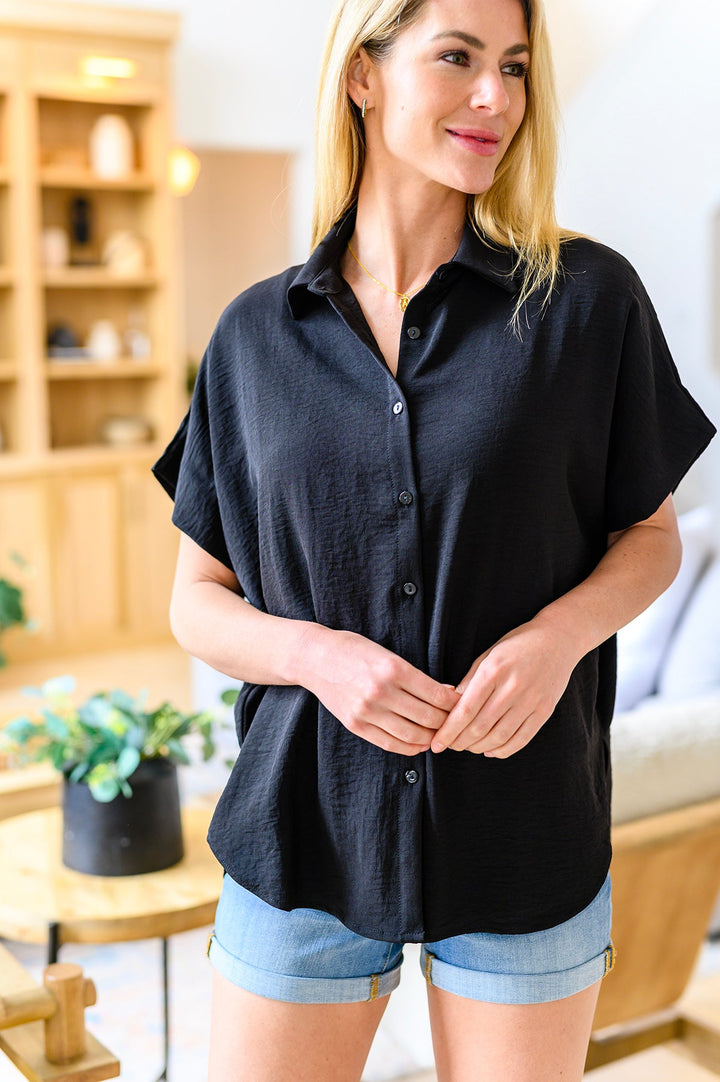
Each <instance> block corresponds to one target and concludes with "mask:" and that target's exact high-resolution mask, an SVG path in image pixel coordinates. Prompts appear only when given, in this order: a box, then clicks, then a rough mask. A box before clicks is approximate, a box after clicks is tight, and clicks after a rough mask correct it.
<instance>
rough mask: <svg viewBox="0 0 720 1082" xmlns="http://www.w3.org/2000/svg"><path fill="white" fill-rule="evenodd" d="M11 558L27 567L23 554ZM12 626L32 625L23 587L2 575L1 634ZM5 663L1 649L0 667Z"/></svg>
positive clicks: (0, 585)
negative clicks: (26, 612) (26, 611)
mask: <svg viewBox="0 0 720 1082" xmlns="http://www.w3.org/2000/svg"><path fill="white" fill-rule="evenodd" d="M11 559H12V560H13V561H14V563H16V564H17V565H18V567H21V568H25V567H26V564H25V561H24V560H23V558H22V556H18V555H17V553H13V554H12V555H11ZM11 627H28V628H29V627H30V624H29V622H28V620H27V618H26V616H25V608H24V605H23V592H22V589H21V587H20V586H17V585H16V584H15V583H14V582H11V581H10V580H9V579H6V578H4V577H0V636H2V635H3V634H4V633H5V632H6V631H9V630H10V628H11ZM5 665H7V658H6V657H5V654H4V653H3V652H2V650H0V669H2V668H3V667H4V666H5Z"/></svg>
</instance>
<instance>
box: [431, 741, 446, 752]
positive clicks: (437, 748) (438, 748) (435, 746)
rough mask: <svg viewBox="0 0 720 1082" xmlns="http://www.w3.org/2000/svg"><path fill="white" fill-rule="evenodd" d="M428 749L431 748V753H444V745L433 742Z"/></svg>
mask: <svg viewBox="0 0 720 1082" xmlns="http://www.w3.org/2000/svg"><path fill="white" fill-rule="evenodd" d="M430 747H431V748H432V750H433V751H435V752H440V751H445V745H444V744H436V743H434V742H433V743H432V744H431V745H430Z"/></svg>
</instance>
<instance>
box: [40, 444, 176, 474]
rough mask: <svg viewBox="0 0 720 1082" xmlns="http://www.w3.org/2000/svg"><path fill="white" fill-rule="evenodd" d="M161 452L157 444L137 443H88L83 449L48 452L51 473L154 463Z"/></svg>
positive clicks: (58, 449)
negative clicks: (129, 463)
mask: <svg viewBox="0 0 720 1082" xmlns="http://www.w3.org/2000/svg"><path fill="white" fill-rule="evenodd" d="M162 452H163V446H162V445H161V444H159V443H157V442H152V443H139V444H137V445H136V446H134V447H110V446H109V445H108V444H106V443H88V444H85V445H84V446H83V447H55V448H53V450H52V451H51V452H50V459H51V462H50V465H51V467H52V470H53V472H55V471H57V472H58V473H64V472H65V471H66V470H71V469H77V468H81V469H82V468H85V467H88V466H92V467H105V466H112V465H116V464H117V463H118V462H123V463H128V462H135V463H142V464H145V463H146V462H150V463H152V462H154V461H155V459H156V458H158V457H159V456H160V455H161V454H162Z"/></svg>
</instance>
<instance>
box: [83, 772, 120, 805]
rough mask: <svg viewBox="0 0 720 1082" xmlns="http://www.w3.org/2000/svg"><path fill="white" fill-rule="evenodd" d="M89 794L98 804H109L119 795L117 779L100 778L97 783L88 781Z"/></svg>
mask: <svg viewBox="0 0 720 1082" xmlns="http://www.w3.org/2000/svg"><path fill="white" fill-rule="evenodd" d="M88 785H89V786H90V792H91V793H92V795H93V796H94V797H95V799H96V800H97V801H98V802H99V803H100V804H109V802H110V801H111V800H114V799H115V797H116V796H118V794H119V793H120V783H119V782H118V780H117V778H101V779H100V780H99V781H89V782H88Z"/></svg>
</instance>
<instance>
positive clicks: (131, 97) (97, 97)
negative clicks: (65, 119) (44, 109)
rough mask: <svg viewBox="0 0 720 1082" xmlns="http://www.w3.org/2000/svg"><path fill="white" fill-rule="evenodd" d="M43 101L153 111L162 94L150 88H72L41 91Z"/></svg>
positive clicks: (39, 95) (39, 97)
mask: <svg viewBox="0 0 720 1082" xmlns="http://www.w3.org/2000/svg"><path fill="white" fill-rule="evenodd" d="M37 97H38V99H39V100H41V101H76V102H81V103H83V102H84V103H86V104H88V105H119V106H120V105H129V106H132V107H138V108H146V109H153V108H156V107H157V106H158V105H159V103H160V102H161V101H162V93H161V91H159V90H156V89H155V88H154V87H149V86H139V87H132V86H119V85H118V84H117V83H115V84H114V85H112V86H88V87H80V86H71V87H59V88H58V89H53V90H49V89H48V90H39V91H38V92H37Z"/></svg>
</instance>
